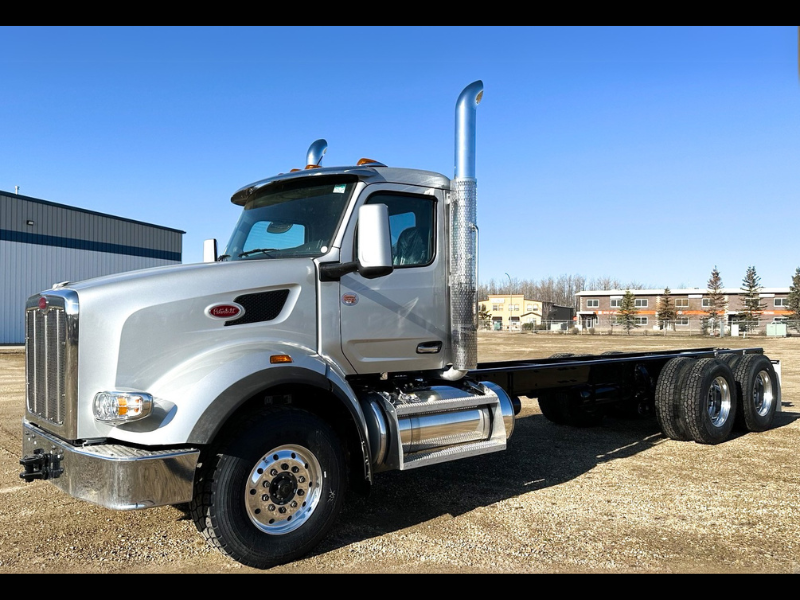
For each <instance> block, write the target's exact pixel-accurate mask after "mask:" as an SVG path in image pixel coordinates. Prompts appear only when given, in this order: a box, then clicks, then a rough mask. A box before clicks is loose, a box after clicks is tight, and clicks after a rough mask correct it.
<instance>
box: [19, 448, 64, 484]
mask: <svg viewBox="0 0 800 600" xmlns="http://www.w3.org/2000/svg"><path fill="white" fill-rule="evenodd" d="M19 464H21V465H22V466H23V467H25V471H23V472H22V473H20V474H19V476H20V478H21V479H24V480H25V481H27V482H31V481H33V480H34V479H51V478H52V479H55V478H57V477H59V476H60V475H61V474H62V473H63V472H64V469H63V468H62V467H61V457H60V456H59V455H57V454H46V453H45V451H44V450H42V449H41V448H37V449H36V450H34V451H33V455H32V456H26V457H24V458H22V459H21V460H20V461H19Z"/></svg>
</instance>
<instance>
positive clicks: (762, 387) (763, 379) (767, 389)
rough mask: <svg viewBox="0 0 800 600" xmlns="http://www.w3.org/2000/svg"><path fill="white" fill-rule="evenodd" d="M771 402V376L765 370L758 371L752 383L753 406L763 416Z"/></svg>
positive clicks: (772, 395)
mask: <svg viewBox="0 0 800 600" xmlns="http://www.w3.org/2000/svg"><path fill="white" fill-rule="evenodd" d="M773 402H775V395H774V394H773V392H772V378H770V376H769V373H767V372H766V371H759V373H758V376H757V377H756V380H755V385H753V407H754V408H755V410H756V413H758V415H759V416H762V417H763V416H764V415H766V414H768V413H769V411H770V409H771V408H772V403H773Z"/></svg>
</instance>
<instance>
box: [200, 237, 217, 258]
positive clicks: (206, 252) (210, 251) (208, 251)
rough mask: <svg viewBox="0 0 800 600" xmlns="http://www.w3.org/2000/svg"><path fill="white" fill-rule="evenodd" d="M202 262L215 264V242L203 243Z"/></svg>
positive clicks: (206, 241)
mask: <svg viewBox="0 0 800 600" xmlns="http://www.w3.org/2000/svg"><path fill="white" fill-rule="evenodd" d="M203 262H217V240H205V241H203Z"/></svg>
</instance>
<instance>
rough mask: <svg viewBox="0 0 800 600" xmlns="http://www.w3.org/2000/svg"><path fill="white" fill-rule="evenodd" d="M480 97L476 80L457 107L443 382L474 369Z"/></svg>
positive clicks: (479, 87)
mask: <svg viewBox="0 0 800 600" xmlns="http://www.w3.org/2000/svg"><path fill="white" fill-rule="evenodd" d="M482 97H483V82H482V81H480V80H478V81H475V82H473V83H471V84H469V85H468V86H467V87H465V88H464V90H463V91H462V92H461V94H460V95H459V97H458V101H457V102H456V140H455V177H454V178H453V180H452V182H451V197H450V281H449V285H450V331H451V340H452V344H453V365H452V367H451V368H450V369H449V370H447V371H445V372H444V373H443V374H442V376H443V377H444V378H445V379H447V380H450V381H454V380H457V379H460V378H461V377H463V376H464V375H466V374H467V371H468V370H469V369H474V368H475V367H476V366H477V364H478V323H477V317H478V316H477V303H478V254H477V247H478V225H477V195H476V189H477V180H476V179H475V146H476V144H475V139H476V136H475V112H476V109H477V106H478V104H480V101H481V99H482Z"/></svg>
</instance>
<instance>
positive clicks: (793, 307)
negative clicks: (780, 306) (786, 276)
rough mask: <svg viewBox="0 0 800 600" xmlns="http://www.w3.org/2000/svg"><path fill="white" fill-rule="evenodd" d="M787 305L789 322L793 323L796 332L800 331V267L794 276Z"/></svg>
mask: <svg viewBox="0 0 800 600" xmlns="http://www.w3.org/2000/svg"><path fill="white" fill-rule="evenodd" d="M786 304H787V308H788V309H789V313H790V314H789V320H790V321H792V327H793V328H794V329H795V330H796V331H800V267H797V269H795V271H794V275H793V276H792V285H790V286H789V295H788V296H787V297H786Z"/></svg>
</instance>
